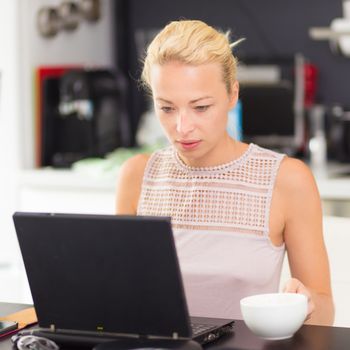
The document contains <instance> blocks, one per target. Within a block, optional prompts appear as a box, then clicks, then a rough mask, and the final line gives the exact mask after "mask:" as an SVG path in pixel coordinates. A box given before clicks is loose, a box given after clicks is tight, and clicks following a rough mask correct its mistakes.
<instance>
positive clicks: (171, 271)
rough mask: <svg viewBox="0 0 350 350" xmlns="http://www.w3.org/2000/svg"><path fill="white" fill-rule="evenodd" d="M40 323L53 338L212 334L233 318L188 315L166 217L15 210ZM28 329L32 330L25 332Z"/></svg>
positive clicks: (202, 337)
mask: <svg viewBox="0 0 350 350" xmlns="http://www.w3.org/2000/svg"><path fill="white" fill-rule="evenodd" d="M13 219H14V224H15V228H16V232H17V237H18V242H19V246H20V250H21V253H22V257H23V261H24V265H25V269H26V273H27V277H28V282H29V286H30V290H31V293H32V297H33V302H34V306H35V310H36V313H37V317H38V324H39V328H38V329H37V330H36V331H35V332H36V333H35V332H34V334H38V335H44V336H46V337H47V338H50V339H53V340H57V341H65V340H67V341H72V342H74V341H77V342H79V343H81V342H85V343H96V344H97V343H99V342H101V341H105V340H106V341H107V340H113V339H121V338H122V339H128V338H130V339H131V338H142V339H165V340H173V339H188V340H189V339H193V340H196V341H197V342H199V343H200V344H205V343H208V342H210V341H214V340H216V339H217V338H219V337H220V336H221V335H223V334H225V333H228V332H230V331H231V330H232V328H233V324H234V321H233V320H227V319H213V318H205V317H191V318H190V317H189V314H188V309H187V304H186V298H185V293H184V288H183V284H182V278H181V271H180V267H179V263H178V258H177V254H176V248H175V243H174V237H173V233H172V229H171V222H170V218H165V217H146V216H121V215H120V216H118V215H89V214H58V213H24V212H17V213H15V214H14V215H13ZM31 333H33V332H31Z"/></svg>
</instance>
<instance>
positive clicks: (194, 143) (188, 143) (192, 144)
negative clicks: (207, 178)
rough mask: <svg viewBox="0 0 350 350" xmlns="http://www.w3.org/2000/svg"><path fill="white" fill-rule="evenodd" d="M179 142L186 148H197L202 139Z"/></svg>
mask: <svg viewBox="0 0 350 350" xmlns="http://www.w3.org/2000/svg"><path fill="white" fill-rule="evenodd" d="M177 142H178V144H179V145H180V146H181V147H182V148H183V149H185V150H190V149H194V148H196V147H197V146H198V145H199V144H200V142H201V141H200V140H186V141H185V140H179V141H177Z"/></svg>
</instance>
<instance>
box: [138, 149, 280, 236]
mask: <svg viewBox="0 0 350 350" xmlns="http://www.w3.org/2000/svg"><path fill="white" fill-rule="evenodd" d="M283 156H284V155H282V154H279V153H276V152H273V151H270V150H267V149H264V148H261V147H259V146H257V145H254V144H250V145H249V148H248V149H247V151H246V152H245V153H244V154H243V155H242V156H241V157H240V158H238V159H236V160H233V161H231V162H229V163H226V164H223V165H220V166H216V167H207V168H192V167H189V166H187V165H185V164H184V163H183V162H182V161H181V160H180V159H179V157H178V156H177V153H176V152H175V150H174V149H173V148H172V147H168V148H166V149H164V150H161V151H158V152H155V153H154V154H153V155H152V157H151V158H150V160H149V162H148V164H147V167H146V171H145V174H144V180H143V186H142V192H141V197H140V201H139V206H138V214H140V215H154V216H170V217H171V218H172V225H173V228H174V230H177V229H186V230H191V231H222V232H233V233H239V234H243V235H254V236H256V235H258V236H264V235H267V234H268V228H269V222H268V221H269V213H270V204H271V197H272V191H273V187H274V183H275V179H276V174H277V170H278V167H279V165H280V162H281V160H282V159H283Z"/></svg>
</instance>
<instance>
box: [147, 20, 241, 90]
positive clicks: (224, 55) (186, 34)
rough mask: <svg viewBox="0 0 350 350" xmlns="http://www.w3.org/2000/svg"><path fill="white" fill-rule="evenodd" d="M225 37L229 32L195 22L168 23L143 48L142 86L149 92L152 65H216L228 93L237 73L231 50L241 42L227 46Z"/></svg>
mask: <svg viewBox="0 0 350 350" xmlns="http://www.w3.org/2000/svg"><path fill="white" fill-rule="evenodd" d="M229 36H230V32H227V33H222V32H221V31H218V30H216V29H214V28H213V27H211V26H209V25H207V24H206V23H204V22H202V21H199V20H180V21H173V22H170V23H169V24H168V25H167V26H165V27H164V29H163V30H161V31H160V32H159V33H158V34H157V35H156V37H155V38H154V39H153V41H152V42H151V43H150V45H149V46H148V48H147V51H146V56H145V58H144V60H143V71H142V75H141V82H142V84H143V85H144V87H145V88H146V89H147V90H148V91H151V85H150V71H151V67H152V65H154V64H158V65H164V64H166V63H168V62H172V61H177V62H181V63H184V64H190V65H200V64H206V63H219V64H220V66H221V67H222V75H223V82H224V83H225V85H226V90H227V92H228V93H231V88H232V84H233V83H234V82H235V80H236V70H237V59H236V58H235V57H234V55H233V54H232V48H233V47H234V46H236V45H237V44H238V43H239V42H241V41H242V40H244V39H240V40H238V41H236V42H234V43H230V41H229Z"/></svg>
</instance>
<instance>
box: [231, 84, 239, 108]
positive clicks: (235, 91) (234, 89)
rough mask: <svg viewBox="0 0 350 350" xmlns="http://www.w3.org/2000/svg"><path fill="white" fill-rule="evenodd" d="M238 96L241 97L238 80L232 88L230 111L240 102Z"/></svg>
mask: <svg viewBox="0 0 350 350" xmlns="http://www.w3.org/2000/svg"><path fill="white" fill-rule="evenodd" d="M238 96H239V83H238V81H237V80H236V81H235V82H234V83H233V84H232V88H231V93H230V109H232V108H233V107H235V106H236V103H237V101H238Z"/></svg>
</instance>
